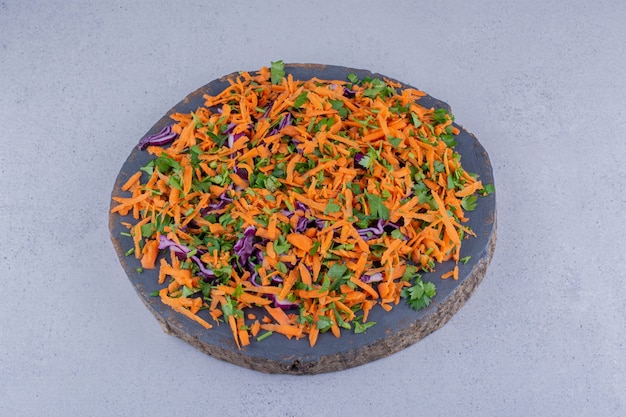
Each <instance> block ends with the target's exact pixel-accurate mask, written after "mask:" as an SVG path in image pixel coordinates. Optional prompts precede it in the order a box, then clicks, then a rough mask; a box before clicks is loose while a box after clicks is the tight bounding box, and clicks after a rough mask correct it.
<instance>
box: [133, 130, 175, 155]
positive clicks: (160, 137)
mask: <svg viewBox="0 0 626 417" xmlns="http://www.w3.org/2000/svg"><path fill="white" fill-rule="evenodd" d="M176 137H178V133H175V132H172V126H171V125H169V126H165V127H164V128H163V129H161V131H160V132H159V133H156V134H154V135H149V136H145V137H143V138H142V139H141V140H140V141H139V145H138V147H139V149H140V150H142V151H143V150H145V149H146V148H147V147H148V146H165V145H168V144H170V143H172V142H173V141H174V139H176Z"/></svg>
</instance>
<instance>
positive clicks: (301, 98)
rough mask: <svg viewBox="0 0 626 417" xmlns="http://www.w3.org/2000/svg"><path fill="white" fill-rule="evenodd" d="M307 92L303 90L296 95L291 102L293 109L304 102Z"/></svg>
mask: <svg viewBox="0 0 626 417" xmlns="http://www.w3.org/2000/svg"><path fill="white" fill-rule="evenodd" d="M307 94H308V93H307V92H306V91H305V92H304V93H302V94H300V95H299V96H298V97H296V99H295V100H294V102H293V107H294V109H299V108H300V107H302V105H303V104H304V103H306V101H307V100H308V99H307Z"/></svg>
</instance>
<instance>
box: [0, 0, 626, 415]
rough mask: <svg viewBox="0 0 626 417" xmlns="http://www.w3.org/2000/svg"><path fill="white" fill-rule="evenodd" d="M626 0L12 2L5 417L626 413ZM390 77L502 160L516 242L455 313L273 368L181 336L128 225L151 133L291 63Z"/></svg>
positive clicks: (4, 209) (4, 38)
mask: <svg viewBox="0 0 626 417" xmlns="http://www.w3.org/2000/svg"><path fill="white" fill-rule="evenodd" d="M625 18H626V3H623V2H620V1H600V2H582V1H575V2H553V1H534V0H533V1H526V2H502V1H498V2H496V1H482V2H463V1H449V2H444V3H436V2H428V3H426V2H408V1H406V2H400V1H389V2H384V3H383V2H368V1H358V2H357V1H344V2H330V1H319V2H312V1H309V2H294V1H292V2H273V1H267V2H263V3H259V4H255V5H253V6H251V5H250V4H249V3H246V2H241V1H231V2H214V1H209V2H191V1H181V2H135V3H133V4H127V3H126V2H104V1H100V2H74V1H65V2H44V1H29V2H19V1H2V2H0V92H1V93H0V126H2V130H1V131H0V145H1V150H0V175H1V176H2V181H1V182H0V235H2V236H3V238H2V240H1V242H0V277H1V278H2V280H1V282H2V301H0V318H1V320H0V375H2V376H1V377H0V415H1V416H40V415H49V416H66V415H90V416H101V415H102V416H108V415H120V416H123V415H130V416H136V415H151V416H160V415H167V416H176V415H198V414H201V413H202V414H204V415H236V416H238V415H242V416H248V415H251V414H254V415H272V416H308V415H325V416H339V415H359V414H360V415H370V414H376V415H383V414H385V415H418V414H419V415H432V416H450V415H463V416H483V415H487V416H491V415H506V416H533V415H542V416H543V415H549V416H571V415H577V416H595V415H602V416H622V415H626V396H625V395H624V392H625V390H626V346H625V343H626V342H625V341H626V324H625V322H626V307H625V303H624V299H625V298H626V285H625V284H624V282H625V281H624V279H625V278H626V272H624V271H625V269H626V268H625V267H626V261H625V260H624V248H625V245H624V242H623V237H624V236H625V235H626V215H625V213H626V211H625V210H624V206H625V205H626V197H625V196H624V192H623V185H624V178H625V176H626V164H624V163H622V161H621V158H622V157H623V156H624V155H625V154H626V141H624V140H623V139H622V138H621V136H622V134H623V132H624V130H626V129H625V128H626V95H625V94H624V92H625V91H626V75H625V74H626V71H625V70H624V67H625V66H626V50H625V49H626V27H625V26H624V25H623V22H624V20H625ZM276 59H283V60H284V61H285V62H319V63H327V64H334V65H345V66H349V67H355V68H367V69H372V70H374V71H376V72H380V73H382V74H387V75H389V76H391V77H394V78H396V79H399V80H402V81H404V82H406V83H408V84H412V85H415V86H417V87H419V88H422V89H424V90H425V91H427V92H428V93H429V94H431V95H433V96H434V97H437V98H439V99H442V100H444V101H446V102H447V103H449V104H450V105H451V107H452V110H453V112H454V113H455V115H456V119H457V121H458V122H459V123H461V124H462V125H463V126H464V127H465V128H467V129H468V130H469V131H470V132H472V133H474V134H475V135H476V136H477V137H478V138H479V140H480V141H481V143H482V144H483V146H484V147H485V148H486V149H487V151H488V152H489V156H490V158H491V162H492V164H493V168H494V176H495V179H496V187H497V190H498V203H497V204H498V244H497V248H496V251H495V254H494V257H493V261H492V263H491V265H490V267H489V270H488V272H487V275H486V276H485V278H484V280H483V282H482V283H481V285H480V286H479V288H478V289H477V290H476V292H475V293H474V295H473V296H472V298H471V299H470V300H469V301H468V302H467V303H466V304H465V305H464V306H463V308H462V309H461V310H460V311H459V313H457V314H456V315H455V316H454V317H453V318H452V320H451V321H450V322H448V323H447V324H446V325H445V326H444V327H442V328H441V329H439V330H437V331H436V332H434V333H433V334H431V335H429V336H428V337H426V338H425V339H423V340H421V341H420V342H418V343H417V344H415V345H412V346H410V347H408V348H407V349H404V350H402V351H400V352H398V353H395V354H393V355H391V356H389V357H386V358H384V359H380V360H378V361H375V362H372V363H370V364H366V365H363V366H359V367H356V368H352V369H348V370H345V371H341V372H336V373H329V374H321V375H314V376H304V377H303V376H286V375H266V374H262V373H258V372H255V371H251V370H247V369H244V368H240V367H236V366H233V365H231V364H228V363H225V362H221V361H218V360H215V359H213V358H210V357H208V356H206V355H204V354H203V353H201V352H199V351H198V350H196V349H194V348H193V347H191V346H189V345H187V344H186V343H184V342H182V341H181V340H179V339H177V338H175V337H171V336H168V335H166V334H164V333H163V331H162V329H161V327H160V326H159V324H158V322H157V321H156V320H155V319H154V317H153V316H152V315H151V314H150V312H149V311H147V309H146V308H145V306H144V305H143V303H141V301H140V300H139V299H138V298H137V296H136V294H135V293H134V290H133V288H132V286H131V285H130V283H129V281H128V279H127V278H126V275H125V273H124V271H123V269H122V268H121V266H120V265H119V262H118V260H117V257H116V255H115V252H114V250H113V246H112V245H111V243H110V240H109V234H108V207H109V196H110V192H111V188H112V186H113V183H114V181H115V177H116V175H117V172H118V171H119V169H120V167H121V165H122V163H123V162H124V160H125V159H126V157H127V156H128V153H129V152H130V149H131V148H132V146H133V145H134V143H136V141H137V139H138V138H140V137H141V135H143V133H145V131H146V129H148V128H149V127H150V126H151V125H152V124H153V123H154V121H155V120H157V119H158V118H160V117H161V115H162V114H163V113H164V112H165V111H167V110H168V109H169V108H170V107H172V105H173V104H175V103H177V102H178V100H180V99H181V98H182V97H184V96H186V95H187V94H189V93H190V92H191V91H193V90H195V89H196V88H198V87H199V86H202V85H204V84H205V83H206V82H208V81H210V80H212V79H214V78H216V77H219V76H221V75H224V74H228V73H231V72H233V71H237V70H239V69H245V70H253V69H257V68H258V67H260V66H263V65H267V64H268V62H269V61H270V60H276Z"/></svg>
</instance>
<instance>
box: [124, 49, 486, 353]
mask: <svg viewBox="0 0 626 417" xmlns="http://www.w3.org/2000/svg"><path fill="white" fill-rule="evenodd" d="M422 96H424V93H423V92H421V91H418V90H416V89H412V88H404V89H400V85H399V84H396V83H394V82H392V81H390V80H381V79H376V78H374V79H372V78H369V77H366V78H363V79H359V78H358V77H357V76H356V75H354V74H350V75H349V76H348V77H347V80H331V81H329V80H320V79H311V80H308V81H298V80H294V79H293V77H292V76H291V75H285V72H284V67H283V63H282V62H281V61H278V62H273V63H272V65H271V67H270V68H266V67H264V68H261V69H260V70H259V71H258V72H256V73H253V74H251V73H248V72H241V73H239V75H238V76H237V77H235V78H234V79H231V80H229V86H228V87H227V88H225V89H224V90H223V91H222V92H220V93H219V94H217V95H215V96H208V95H207V96H205V97H204V98H205V100H206V101H205V105H204V106H203V107H200V108H198V109H197V110H195V111H194V112H192V113H190V114H180V113H176V114H173V115H171V118H172V120H173V123H172V125H171V126H167V127H166V128H164V129H163V131H161V132H160V133H158V134H156V135H153V136H148V137H146V138H144V139H142V141H141V142H140V144H139V147H140V149H142V150H145V151H146V152H149V153H150V154H152V155H154V159H153V160H151V161H150V162H149V163H148V164H147V165H145V166H144V167H142V168H141V170H140V171H138V172H137V173H135V174H134V175H132V176H131V177H130V178H129V179H128V181H127V182H126V183H125V184H124V185H123V187H122V189H123V190H124V191H127V192H128V193H130V195H129V196H128V197H114V200H115V202H116V203H117V205H116V206H115V207H114V208H113V209H112V212H115V213H119V214H120V215H122V216H126V215H129V214H130V215H132V218H133V219H134V220H135V221H134V222H129V223H124V224H125V226H126V227H127V228H128V235H129V236H130V237H132V240H133V243H134V245H133V248H132V249H131V250H129V252H128V253H127V255H129V256H130V255H132V254H134V256H136V257H137V258H138V259H140V260H141V265H142V268H143V269H153V268H158V271H159V278H158V280H159V284H161V285H162V289H161V290H160V291H158V294H154V295H155V296H158V297H160V299H161V300H162V302H163V303H165V304H167V305H168V306H170V307H172V308H173V309H174V310H176V311H178V312H180V313H181V314H184V315H185V316H187V317H189V318H190V319H192V320H195V321H196V322H198V323H199V324H201V325H202V326H204V327H205V328H207V329H209V328H211V327H212V326H213V325H214V324H218V323H220V322H224V323H228V325H229V326H230V328H231V330H232V333H233V337H234V340H235V342H236V343H237V345H238V346H239V347H243V346H246V345H248V344H250V343H251V339H253V338H256V339H257V340H262V339H264V338H266V337H268V336H270V335H272V334H276V333H279V334H282V335H284V336H286V337H289V338H303V337H307V338H308V340H309V342H310V345H311V346H314V345H315V343H316V341H317V339H318V335H319V333H324V332H331V333H332V334H334V335H335V336H336V337H339V336H340V334H341V332H342V331H354V332H356V333H360V332H364V331H366V330H367V329H368V328H369V327H370V326H372V325H374V324H375V323H373V322H369V321H368V315H369V312H370V311H371V309H372V308H373V307H374V306H376V305H378V306H380V307H381V308H383V309H384V310H386V311H389V310H391V309H392V308H393V306H394V305H397V304H398V303H400V302H401V301H403V300H404V301H406V302H408V304H409V305H410V306H411V307H412V308H414V309H416V310H419V309H421V308H424V307H426V306H428V305H429V303H430V301H431V299H432V298H433V297H434V296H435V294H436V288H435V284H434V283H432V282H426V281H422V278H421V275H420V272H422V271H433V270H434V269H435V266H436V264H437V263H441V262H444V261H448V260H453V261H454V262H455V265H456V266H455V267H454V269H453V270H452V271H450V272H449V273H446V274H444V275H443V276H442V278H444V279H445V278H452V279H457V278H458V263H459V262H462V261H465V262H466V261H467V259H462V258H460V250H461V243H462V241H463V240H464V239H465V238H467V237H468V236H470V235H473V233H472V231H471V230H470V229H469V228H468V227H467V226H465V225H464V224H463V223H464V222H466V221H467V220H468V219H467V217H466V216H465V211H470V210H473V209H474V207H475V206H476V200H477V195H480V194H486V193H489V192H491V191H493V190H492V187H491V186H490V185H483V184H482V183H481V181H480V180H479V179H478V178H477V177H476V176H475V175H473V174H471V173H468V172H466V171H465V170H464V169H463V168H462V166H461V160H460V159H461V158H460V155H459V154H458V153H456V152H455V151H454V150H453V148H454V145H455V143H456V142H455V141H456V139H455V135H457V134H458V133H459V131H458V129H457V128H456V127H454V125H453V124H452V122H453V117H452V115H451V114H449V113H448V112H447V111H446V110H445V109H433V108H425V107H422V106H420V104H419V100H420V97H422ZM252 307H256V308H254V309H252ZM200 310H208V313H209V315H210V319H209V318H208V317H207V316H205V317H206V319H205V318H202V317H200V315H198V312H199V311H200ZM259 312H262V313H259ZM209 321H212V322H213V324H211V323H210V322H209Z"/></svg>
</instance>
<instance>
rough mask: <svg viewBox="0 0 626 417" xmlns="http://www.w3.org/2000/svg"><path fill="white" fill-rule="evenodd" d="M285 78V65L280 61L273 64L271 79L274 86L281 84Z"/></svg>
mask: <svg viewBox="0 0 626 417" xmlns="http://www.w3.org/2000/svg"><path fill="white" fill-rule="evenodd" d="M283 78H285V63H284V62H283V61H282V60H280V61H276V62H272V63H271V68H270V79H271V81H272V84H280V83H282V81H283Z"/></svg>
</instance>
